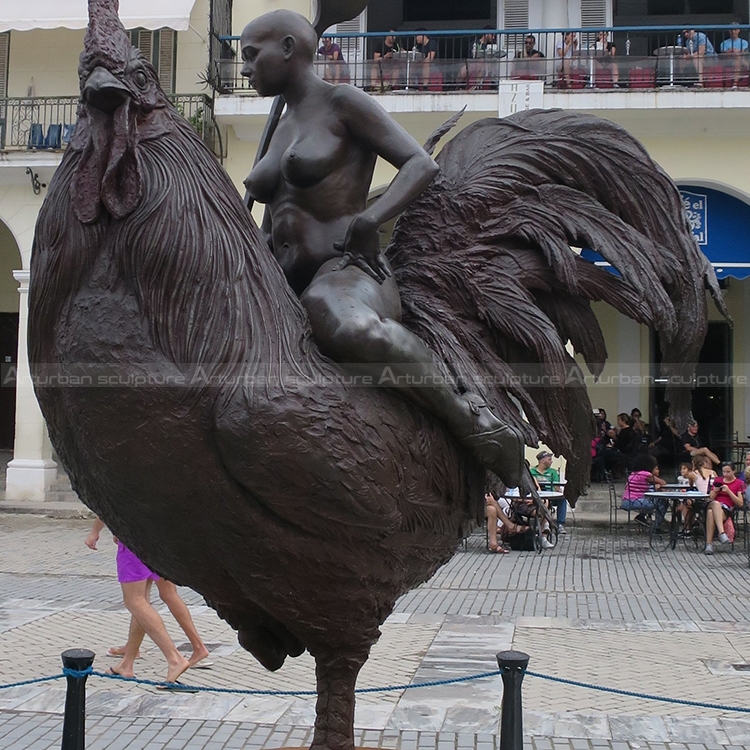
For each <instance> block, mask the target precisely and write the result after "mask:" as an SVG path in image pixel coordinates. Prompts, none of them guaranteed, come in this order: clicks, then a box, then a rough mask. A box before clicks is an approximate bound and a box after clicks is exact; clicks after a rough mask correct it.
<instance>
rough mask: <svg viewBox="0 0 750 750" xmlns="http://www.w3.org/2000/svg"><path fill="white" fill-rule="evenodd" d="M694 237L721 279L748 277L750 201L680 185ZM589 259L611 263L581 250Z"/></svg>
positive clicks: (749, 262)
mask: <svg viewBox="0 0 750 750" xmlns="http://www.w3.org/2000/svg"><path fill="white" fill-rule="evenodd" d="M680 193H681V195H682V200H683V205H684V206H685V212H686V213H687V217H688V221H689V222H690V227H691V229H692V230H693V235H694V236H695V241H696V242H697V243H698V247H699V248H700V250H701V251H702V252H703V254H704V255H705V256H706V257H707V258H708V259H709V261H710V262H711V265H712V266H713V267H714V270H715V271H716V275H717V276H718V277H719V278H720V279H724V278H726V277H728V276H732V277H734V278H735V279H746V278H748V277H750V205H748V204H747V203H745V202H744V201H741V200H740V199H739V198H735V197H734V196H733V195H728V194H727V193H722V192H721V191H719V190H713V189H712V188H705V187H696V186H693V185H680ZM581 256H582V257H583V258H585V259H586V260H588V261H590V262H591V263H595V264H596V265H598V266H603V267H605V268H608V267H610V266H609V263H607V262H606V261H605V260H604V258H602V256H601V255H599V253H595V252H593V251H592V250H583V251H582V253H581Z"/></svg>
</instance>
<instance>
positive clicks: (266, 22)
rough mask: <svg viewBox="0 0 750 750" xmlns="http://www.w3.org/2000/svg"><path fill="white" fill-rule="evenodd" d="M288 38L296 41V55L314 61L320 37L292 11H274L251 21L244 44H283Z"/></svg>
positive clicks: (304, 19) (246, 28)
mask: <svg viewBox="0 0 750 750" xmlns="http://www.w3.org/2000/svg"><path fill="white" fill-rule="evenodd" d="M287 37H292V38H293V39H294V42H295V45H294V52H295V55H299V56H300V57H303V58H307V59H310V60H312V57H313V55H314V54H315V50H316V49H317V46H318V35H317V34H316V33H315V29H314V28H313V27H312V24H311V23H310V22H309V21H308V20H307V19H306V18H305V17H304V16H301V15H300V14H299V13H295V12H294V11H291V10H272V11H271V12H270V13H264V14H263V15H262V16H260V17H259V18H256V19H255V20H254V21H251V22H250V23H249V24H248V25H247V26H245V28H244V30H243V31H242V44H243V45H244V44H245V43H246V41H245V40H247V41H248V42H249V41H250V40H258V41H265V40H267V39H271V40H274V41H278V42H281V41H282V40H284V39H286V38H287Z"/></svg>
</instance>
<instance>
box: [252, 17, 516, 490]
mask: <svg viewBox="0 0 750 750" xmlns="http://www.w3.org/2000/svg"><path fill="white" fill-rule="evenodd" d="M316 46H317V36H316V34H315V30H314V29H313V27H312V26H311V25H310V23H309V22H308V21H307V20H306V19H305V18H304V17H303V16H300V15H298V14H297V13H293V12H291V11H287V10H278V11H272V12H271V13H267V14H265V15H263V16H261V17H259V18H257V19H256V20H254V21H252V22H251V23H250V24H248V25H247V26H246V27H245V29H244V30H243V32H242V40H241V47H242V59H243V67H242V75H243V76H246V77H247V78H248V79H249V80H250V85H251V86H252V87H253V88H255V90H256V91H257V92H258V94H259V95H260V96H279V95H280V96H283V98H284V100H285V102H286V110H285V112H284V114H283V116H282V117H281V120H280V121H279V124H278V127H277V129H276V131H275V132H274V134H273V136H272V138H271V140H270V143H269V146H268V151H267V152H266V153H265V155H263V157H262V158H261V159H260V160H259V161H258V163H257V164H256V165H255V167H254V168H253V170H252V172H251V173H250V175H249V176H248V177H247V179H246V180H245V186H246V188H247V191H248V193H249V195H250V196H251V197H252V198H253V199H254V200H256V201H258V202H260V203H265V204H266V210H265V216H264V219H263V225H262V229H263V232H264V234H265V236H266V239H267V241H268V244H269V246H270V248H271V250H272V251H273V253H274V255H275V257H276V258H277V260H278V262H279V264H280V265H281V267H282V269H283V271H284V273H285V274H286V277H287V279H288V281H289V283H290V285H291V286H292V288H293V289H294V291H295V292H296V293H297V294H298V295H300V300H301V302H302V304H303V305H304V306H305V308H306V310H307V313H308V316H309V319H310V324H311V327H312V330H313V333H314V336H315V340H316V342H317V343H318V346H319V347H320V349H321V350H322V351H323V352H324V353H325V354H326V355H328V356H329V357H331V358H332V359H334V360H336V361H338V362H341V363H348V364H349V365H354V366H356V367H357V368H358V369H360V370H361V369H362V368H363V367H364V368H365V369H366V368H367V366H368V365H372V366H373V369H375V367H376V366H377V364H378V363H380V369H382V367H383V365H384V364H387V365H389V367H390V368H391V371H392V372H394V374H395V375H396V376H402V381H407V382H408V378H414V379H416V380H415V381H412V382H418V383H420V386H419V387H413V388H409V387H407V388H403V389H401V392H402V393H404V394H405V395H407V396H408V397H409V398H411V399H412V400H413V401H414V402H415V403H417V404H419V405H420V406H421V407H423V408H425V409H427V410H428V411H430V412H431V413H432V414H433V415H435V416H436V417H437V418H438V419H440V420H441V421H442V422H443V423H444V424H445V425H446V426H447V428H448V429H449V430H450V431H451V432H452V434H453V435H454V436H455V437H456V439H458V441H459V442H460V443H461V444H463V445H464V446H466V447H467V448H469V449H471V450H472V451H473V452H474V454H475V455H476V456H477V457H478V458H479V459H480V460H481V461H483V462H484V464H485V465H486V466H487V467H488V468H490V469H492V470H493V471H495V473H497V474H499V475H500V476H501V478H502V479H503V481H505V482H506V484H509V485H513V486H515V485H517V484H518V483H519V481H520V475H521V467H522V449H523V443H522V440H521V438H520V436H519V435H517V434H516V432H515V431H514V430H513V429H511V428H510V427H509V426H508V425H506V424H505V423H503V422H502V421H501V420H500V419H498V417H496V416H495V415H494V414H493V413H492V412H491V411H490V409H489V407H487V406H486V405H485V404H484V403H483V402H482V400H481V399H479V398H478V397H477V396H474V395H471V394H468V395H467V394H459V393H457V392H455V391H454V390H453V389H452V388H451V387H450V386H449V385H448V384H446V383H445V381H444V378H443V376H442V374H441V372H440V370H439V368H438V367H437V366H436V365H435V364H434V355H433V354H432V352H431V351H430V350H429V349H428V348H427V346H426V345H425V344H424V343H423V342H422V340H421V339H420V338H419V337H417V336H415V335H414V334H413V333H411V332H410V331H408V330H407V329H406V328H404V326H402V325H401V323H400V320H401V302H400V299H399V293H398V288H397V287H396V283H395V281H394V279H393V277H392V274H391V269H390V267H389V265H388V262H387V260H386V258H385V257H384V256H383V254H382V253H381V251H380V244H379V241H378V227H379V226H380V225H381V224H383V223H384V222H385V221H387V220H388V219H391V218H393V217H394V216H396V215H397V214H399V213H401V212H402V211H403V210H404V208H406V206H407V205H408V204H409V203H410V202H411V201H413V200H414V199H415V198H417V197H418V196H419V195H420V193H422V192H423V191H424V190H425V188H427V186H428V185H429V184H430V183H431V182H432V180H433V179H434V178H435V176H436V174H437V172H438V171H439V167H438V166H437V164H436V163H435V162H434V161H433V160H432V159H431V158H430V157H429V155H428V154H427V153H426V152H425V151H424V150H423V149H422V148H421V147H420V146H419V144H418V143H417V142H416V141H415V140H414V139H413V138H412V137H411V136H410V135H409V134H408V133H407V132H406V131H405V130H404V129H403V128H402V127H401V126H400V125H398V124H397V123H396V122H395V121H394V120H392V119H391V118H390V117H389V116H388V114H387V113H386V112H385V110H383V109H382V107H380V105H379V104H377V103H376V102H375V100H374V99H373V98H372V97H370V96H369V95H367V94H365V93H364V92H362V91H360V90H358V89H356V88H354V87H353V86H349V85H346V84H340V85H331V84H329V83H327V82H325V81H323V80H322V79H321V78H319V77H318V76H317V75H316V74H315V71H314V69H313V54H314V52H315V49H316ZM378 156H380V157H382V158H383V159H385V160H386V161H388V162H390V163H391V164H392V165H393V166H394V167H396V169H398V174H397V175H396V177H394V179H393V181H392V182H391V184H390V185H389V186H388V188H387V189H386V190H385V192H384V193H383V194H382V195H381V196H380V198H378V200H376V201H374V202H373V203H372V204H371V205H370V206H369V207H368V206H367V195H368V191H369V189H370V182H371V180H372V175H373V171H374V169H375V162H376V159H377V157H378ZM380 369H378V370H377V373H376V377H377V375H379V373H380ZM426 382H434V383H435V384H434V385H433V386H431V387H425V385H424V383H426Z"/></svg>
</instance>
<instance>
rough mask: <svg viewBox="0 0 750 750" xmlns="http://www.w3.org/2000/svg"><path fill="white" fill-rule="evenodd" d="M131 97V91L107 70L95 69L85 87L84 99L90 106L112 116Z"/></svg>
mask: <svg viewBox="0 0 750 750" xmlns="http://www.w3.org/2000/svg"><path fill="white" fill-rule="evenodd" d="M128 96H130V91H129V90H128V88H127V87H126V86H125V85H124V84H123V83H122V82H121V81H118V80H117V78H115V77H114V76H113V75H112V74H111V73H110V72H109V71H108V70H107V69H106V68H102V67H101V66H99V67H98V68H94V70H93V71H92V72H91V75H90V76H89V77H88V78H87V79H86V83H85V85H84V87H83V99H84V101H85V102H87V103H88V104H91V105H92V106H94V107H96V108H97V109H100V110H101V111H102V112H106V113H107V114H109V115H111V114H113V113H114V111H115V110H116V109H117V108H118V107H119V106H120V105H121V104H122V103H123V102H124V101H125V99H126V98H127V97H128Z"/></svg>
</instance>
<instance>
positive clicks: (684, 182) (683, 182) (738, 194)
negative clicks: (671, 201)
mask: <svg viewBox="0 0 750 750" xmlns="http://www.w3.org/2000/svg"><path fill="white" fill-rule="evenodd" d="M674 182H675V185H677V187H683V186H684V187H688V186H692V187H703V188H708V189H709V190H716V191H717V192H719V193H725V194H726V195H731V196H732V198H736V199H737V200H739V201H742V202H743V203H747V204H748V205H749V206H750V193H746V192H744V191H743V190H739V189H738V188H736V187H734V186H733V185H727V184H726V183H725V182H719V181H718V180H704V179H695V180H691V179H690V178H687V177H686V178H683V179H680V180H675V181H674Z"/></svg>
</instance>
